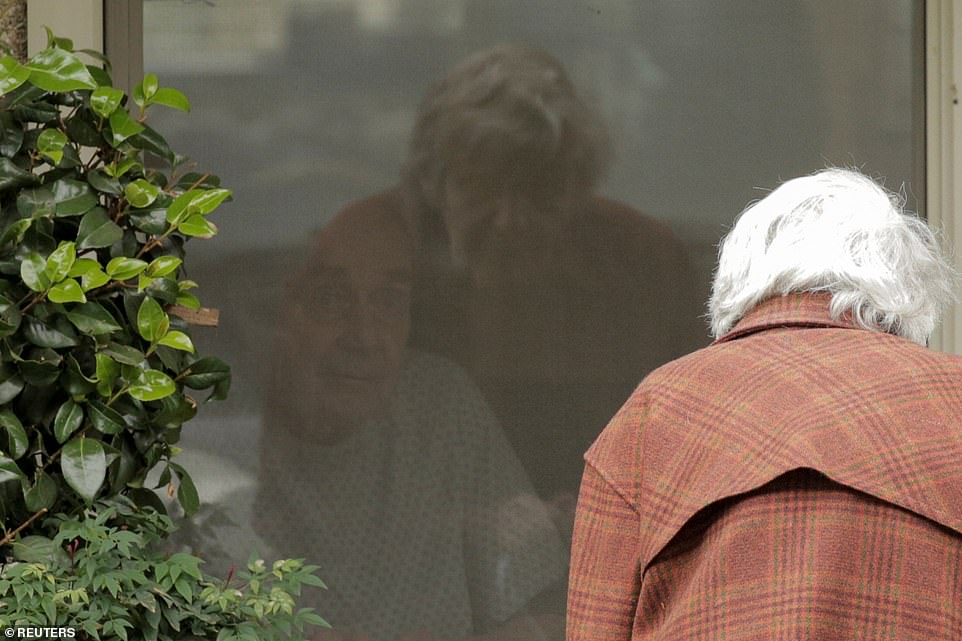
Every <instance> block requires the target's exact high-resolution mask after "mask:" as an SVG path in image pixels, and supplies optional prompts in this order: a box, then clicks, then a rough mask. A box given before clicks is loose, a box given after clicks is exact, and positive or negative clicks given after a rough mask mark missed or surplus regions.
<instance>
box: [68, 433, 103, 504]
mask: <svg viewBox="0 0 962 641" xmlns="http://www.w3.org/2000/svg"><path fill="white" fill-rule="evenodd" d="M60 469H61V471H62V472H63V477H64V480H65V481H67V484H68V485H69V486H70V487H71V488H73V490H74V491H75V492H76V493H77V494H79V495H80V496H81V497H82V498H84V499H85V500H86V501H87V502H88V503H89V502H91V501H93V500H94V497H96V496H97V492H98V491H99V490H100V487H101V486H102V485H103V483H104V479H105V478H106V476H107V457H106V455H105V454H104V448H103V447H102V446H101V445H100V442H99V441H97V440H96V439H91V438H84V437H83V436H80V437H77V438H74V439H73V440H71V441H69V442H68V443H67V444H66V445H64V446H63V450H62V452H61V454H60Z"/></svg>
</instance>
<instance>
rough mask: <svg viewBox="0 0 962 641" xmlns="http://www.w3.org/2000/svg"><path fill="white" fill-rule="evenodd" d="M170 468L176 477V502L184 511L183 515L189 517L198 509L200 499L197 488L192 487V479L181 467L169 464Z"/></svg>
mask: <svg viewBox="0 0 962 641" xmlns="http://www.w3.org/2000/svg"><path fill="white" fill-rule="evenodd" d="M170 466H171V467H172V468H173V469H174V473H175V474H176V475H177V481H178V486H177V501H178V502H179V503H180V506H181V507H182V508H183V509H184V514H185V515H186V516H191V515H193V514H194V513H195V512H196V511H197V508H199V507H200V497H199V496H198V494H197V487H196V486H195V485H194V481H193V479H191V478H190V474H188V473H187V470H185V469H184V468H183V467H182V466H180V465H178V464H177V463H171V464H170Z"/></svg>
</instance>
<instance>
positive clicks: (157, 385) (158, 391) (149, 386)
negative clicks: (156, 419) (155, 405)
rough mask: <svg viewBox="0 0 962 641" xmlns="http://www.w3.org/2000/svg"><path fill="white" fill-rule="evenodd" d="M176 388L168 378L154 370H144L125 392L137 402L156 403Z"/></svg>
mask: <svg viewBox="0 0 962 641" xmlns="http://www.w3.org/2000/svg"><path fill="white" fill-rule="evenodd" d="M176 391H177V386H176V385H175V384H174V381H173V380H171V378H170V377H169V376H167V375H166V374H164V373H163V372H161V371H159V370H155V369H148V370H144V371H142V372H141V373H140V375H139V376H138V377H137V378H136V380H135V381H134V383H133V384H132V385H131V386H130V388H129V389H128V390H127V393H128V394H130V395H131V396H132V397H134V398H136V399H137V400H138V401H156V400H160V399H162V398H164V397H165V396H170V395H171V394H173V393H174V392H176Z"/></svg>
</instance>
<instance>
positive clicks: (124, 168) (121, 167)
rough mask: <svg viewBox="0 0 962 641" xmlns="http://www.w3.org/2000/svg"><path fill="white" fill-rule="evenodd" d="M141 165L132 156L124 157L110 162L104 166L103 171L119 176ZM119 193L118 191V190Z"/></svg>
mask: <svg viewBox="0 0 962 641" xmlns="http://www.w3.org/2000/svg"><path fill="white" fill-rule="evenodd" d="M139 167H142V165H141V164H140V163H139V162H138V161H137V160H135V159H134V158H125V159H123V160H121V161H119V162H117V163H111V164H109V165H105V166H104V171H106V172H107V174H109V175H110V176H112V177H114V178H120V177H121V176H123V175H124V174H126V173H127V172H128V171H130V170H131V169H135V168H139ZM118 193H119V192H118Z"/></svg>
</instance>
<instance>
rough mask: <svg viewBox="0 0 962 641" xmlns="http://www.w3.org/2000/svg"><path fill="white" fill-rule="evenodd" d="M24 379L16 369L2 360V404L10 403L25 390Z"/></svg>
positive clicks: (0, 382)
mask: <svg viewBox="0 0 962 641" xmlns="http://www.w3.org/2000/svg"><path fill="white" fill-rule="evenodd" d="M23 384H24V383H23V379H22V378H21V377H20V376H19V375H18V374H17V373H16V371H15V370H14V369H13V368H12V367H10V366H9V365H7V364H6V363H2V362H0V405H3V404H6V403H9V402H10V401H12V400H13V399H15V398H16V397H17V396H18V395H19V394H20V392H21V391H22V390H23Z"/></svg>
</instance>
